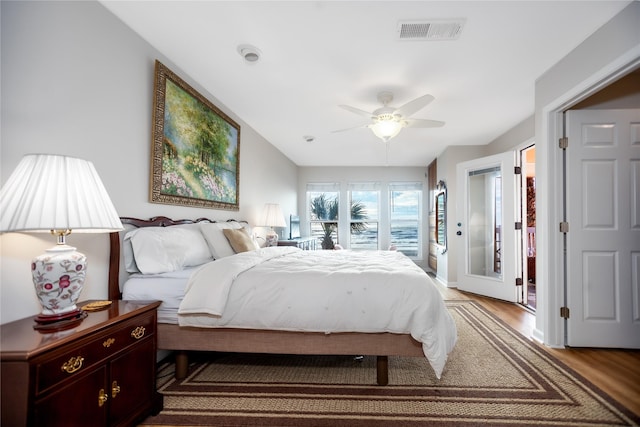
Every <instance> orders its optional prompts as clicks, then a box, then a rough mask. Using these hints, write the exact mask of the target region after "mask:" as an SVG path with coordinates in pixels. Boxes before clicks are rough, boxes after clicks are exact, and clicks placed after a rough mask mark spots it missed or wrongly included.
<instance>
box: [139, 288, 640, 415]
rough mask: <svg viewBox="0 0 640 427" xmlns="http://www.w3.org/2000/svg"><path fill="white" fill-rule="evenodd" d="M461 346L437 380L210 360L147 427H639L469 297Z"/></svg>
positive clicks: (166, 384)
mask: <svg viewBox="0 0 640 427" xmlns="http://www.w3.org/2000/svg"><path fill="white" fill-rule="evenodd" d="M447 306H448V307H449V310H450V311H451V313H452V315H453V316H454V318H455V320H456V324H457V326H458V344H457V345H456V348H455V349H454V350H453V352H452V353H451V354H450V356H449V360H448V361H447V365H446V367H445V370H444V372H443V375H442V378H441V379H440V380H438V379H436V378H435V375H434V374H433V371H432V370H431V367H430V366H429V364H428V363H427V361H426V359H424V358H420V357H389V385H387V386H378V385H376V368H375V365H376V364H375V358H374V357H364V358H358V357H347V356H282V355H251V354H207V355H206V358H203V359H201V360H196V361H195V362H194V363H193V364H192V366H191V367H190V374H189V376H188V377H187V378H186V379H185V380H183V381H176V380H175V379H174V378H173V369H174V366H173V365H172V364H170V363H169V364H165V365H164V366H162V367H161V370H160V378H159V381H158V384H159V390H160V392H161V393H162V394H163V395H164V410H163V411H162V412H161V413H160V414H159V415H157V416H152V417H149V418H147V419H146V420H145V422H144V423H142V425H147V426H205V425H206V426H318V427H321V426H331V427H340V426H367V427H376V426H384V427H395V426H403V427H404V426H428V425H456V426H460V425H491V426H501V425H510V426H513V425H544V426H548V425H554V426H596V425H597V426H603V425H613V426H619V425H639V423H640V418H639V417H637V416H635V415H634V414H633V413H631V412H630V411H628V410H627V409H625V408H624V407H622V406H621V405H620V404H618V403H617V402H615V401H613V400H612V399H611V398H610V397H608V396H607V395H605V394H604V393H602V392H601V391H600V390H599V389H597V388H596V387H595V386H593V385H592V384H590V383H589V382H588V381H586V380H585V379H584V378H582V377H581V376H580V375H578V374H577V373H575V372H574V371H572V370H571V369H570V368H568V367H567V366H566V365H564V364H563V363H562V362H560V361H558V360H557V359H555V358H554V357H553V356H551V355H549V354H548V353H547V352H545V351H544V350H543V349H542V348H541V347H540V346H538V345H537V344H536V343H533V342H531V340H529V339H527V338H525V337H523V336H522V335H520V334H519V333H518V332H516V331H515V330H513V329H512V328H510V327H509V326H507V325H506V324H504V323H503V322H502V321H501V320H499V319H497V318H496V317H494V316H493V315H492V314H491V313H489V312H487V311H486V310H485V309H483V308H482V307H481V306H480V305H478V304H476V303H474V302H472V301H447Z"/></svg>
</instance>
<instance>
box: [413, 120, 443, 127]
mask: <svg viewBox="0 0 640 427" xmlns="http://www.w3.org/2000/svg"><path fill="white" fill-rule="evenodd" d="M442 126H444V122H441V121H439V120H426V119H408V120H407V127H410V128H439V127H442Z"/></svg>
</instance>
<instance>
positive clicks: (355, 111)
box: [338, 105, 373, 119]
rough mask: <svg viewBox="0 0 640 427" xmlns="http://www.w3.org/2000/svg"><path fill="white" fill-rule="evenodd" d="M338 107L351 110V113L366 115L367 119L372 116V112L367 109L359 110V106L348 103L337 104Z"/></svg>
mask: <svg viewBox="0 0 640 427" xmlns="http://www.w3.org/2000/svg"><path fill="white" fill-rule="evenodd" d="M338 107H340V108H344V109H345V110H347V111H351V112H352V113H355V114H357V115H359V116H364V117H367V118H369V119H371V118H373V114H372V113H370V112H368V111H364V110H361V109H359V108H355V107H350V106H348V105H338Z"/></svg>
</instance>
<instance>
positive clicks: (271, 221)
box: [260, 203, 287, 246]
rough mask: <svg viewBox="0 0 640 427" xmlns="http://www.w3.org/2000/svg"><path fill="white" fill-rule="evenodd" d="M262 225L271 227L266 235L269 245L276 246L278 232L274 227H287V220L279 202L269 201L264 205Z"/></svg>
mask: <svg viewBox="0 0 640 427" xmlns="http://www.w3.org/2000/svg"><path fill="white" fill-rule="evenodd" d="M260 225H261V226H264V227H269V228H270V231H269V232H268V233H267V235H266V240H267V244H266V245H267V246H276V245H277V244H278V233H276V232H275V231H274V229H273V227H286V226H287V221H286V220H285V219H284V215H283V214H282V209H280V205H279V204H277V203H267V204H265V205H264V209H263V211H262V218H261V220H260Z"/></svg>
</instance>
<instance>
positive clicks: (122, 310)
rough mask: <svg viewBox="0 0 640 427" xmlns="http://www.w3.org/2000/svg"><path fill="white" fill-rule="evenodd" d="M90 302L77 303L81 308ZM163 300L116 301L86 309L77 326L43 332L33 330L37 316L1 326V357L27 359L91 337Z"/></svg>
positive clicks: (153, 308)
mask: <svg viewBox="0 0 640 427" xmlns="http://www.w3.org/2000/svg"><path fill="white" fill-rule="evenodd" d="M89 302H91V300H90V301H83V302H80V303H78V307H82V306H84V305H86V304H87V303H89ZM158 306H160V301H121V300H116V301H113V302H112V304H111V305H110V306H109V308H107V309H104V310H101V311H93V312H87V314H88V316H87V317H86V318H85V319H83V320H82V322H81V323H79V324H78V325H77V326H75V327H72V328H70V329H67V330H63V331H57V332H41V331H37V330H35V329H33V326H34V325H35V321H34V318H35V316H31V317H27V318H24V319H20V320H16V321H14V322H10V323H5V324H4V325H0V355H1V360H3V361H9V360H27V359H30V358H32V357H35V356H37V355H39V354H41V353H44V352H46V351H48V350H50V349H52V348H55V347H58V346H60V345H63V344H65V343H66V342H70V341H75V340H78V339H79V338H82V337H85V336H90V335H92V334H94V333H96V332H98V331H100V330H103V329H105V328H107V327H109V326H110V325H112V324H113V322H121V321H125V320H127V319H130V318H132V317H135V316H137V315H139V314H141V313H144V312H146V311H151V310H155V309H156V308H157V307H158Z"/></svg>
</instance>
